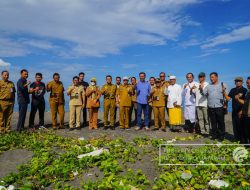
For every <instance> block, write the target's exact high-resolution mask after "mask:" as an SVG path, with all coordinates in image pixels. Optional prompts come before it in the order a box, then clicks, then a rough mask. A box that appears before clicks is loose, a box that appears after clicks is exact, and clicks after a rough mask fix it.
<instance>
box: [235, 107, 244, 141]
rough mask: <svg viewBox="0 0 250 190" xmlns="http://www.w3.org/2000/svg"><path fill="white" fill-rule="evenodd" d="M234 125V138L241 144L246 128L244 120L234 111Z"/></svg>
mask: <svg viewBox="0 0 250 190" xmlns="http://www.w3.org/2000/svg"><path fill="white" fill-rule="evenodd" d="M232 123H233V132H234V138H235V139H236V140H239V141H240V142H243V134H244V128H243V126H242V119H241V118H240V117H239V114H238V113H237V112H234V111H233V113H232Z"/></svg>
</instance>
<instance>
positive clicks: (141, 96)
mask: <svg viewBox="0 0 250 190" xmlns="http://www.w3.org/2000/svg"><path fill="white" fill-rule="evenodd" d="M150 89H151V88H150V84H149V83H148V82H146V81H145V82H141V81H139V82H138V84H137V85H136V92H137V97H136V101H137V102H138V103H139V104H148V97H149V95H150Z"/></svg>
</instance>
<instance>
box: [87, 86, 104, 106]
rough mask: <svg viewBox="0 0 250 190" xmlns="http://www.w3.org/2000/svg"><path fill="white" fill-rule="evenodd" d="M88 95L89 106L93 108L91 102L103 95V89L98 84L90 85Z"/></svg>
mask: <svg viewBox="0 0 250 190" xmlns="http://www.w3.org/2000/svg"><path fill="white" fill-rule="evenodd" d="M93 89H96V92H94V93H90V91H91V90H93ZM86 96H87V108H91V104H92V101H93V100H96V99H98V100H99V98H100V97H101V90H100V88H99V87H98V86H89V87H88V88H87V89H86Z"/></svg>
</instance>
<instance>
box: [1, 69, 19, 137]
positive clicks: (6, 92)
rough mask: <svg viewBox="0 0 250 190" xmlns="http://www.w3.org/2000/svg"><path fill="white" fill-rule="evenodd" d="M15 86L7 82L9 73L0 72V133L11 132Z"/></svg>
mask: <svg viewBox="0 0 250 190" xmlns="http://www.w3.org/2000/svg"><path fill="white" fill-rule="evenodd" d="M15 92H16V89H15V85H14V83H13V82H11V81H9V72H8V71H2V80H0V133H5V132H6V133H9V132H10V131H11V127H10V121H11V116H12V113H13V107H14V103H15Z"/></svg>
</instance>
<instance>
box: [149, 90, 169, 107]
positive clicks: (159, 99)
mask: <svg viewBox="0 0 250 190" xmlns="http://www.w3.org/2000/svg"><path fill="white" fill-rule="evenodd" d="M164 90H165V87H163V86H161V87H160V88H157V87H154V88H152V89H151V97H152V106H154V107H164V106H165V105H166V101H165V100H166V96H165V94H164Z"/></svg>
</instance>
